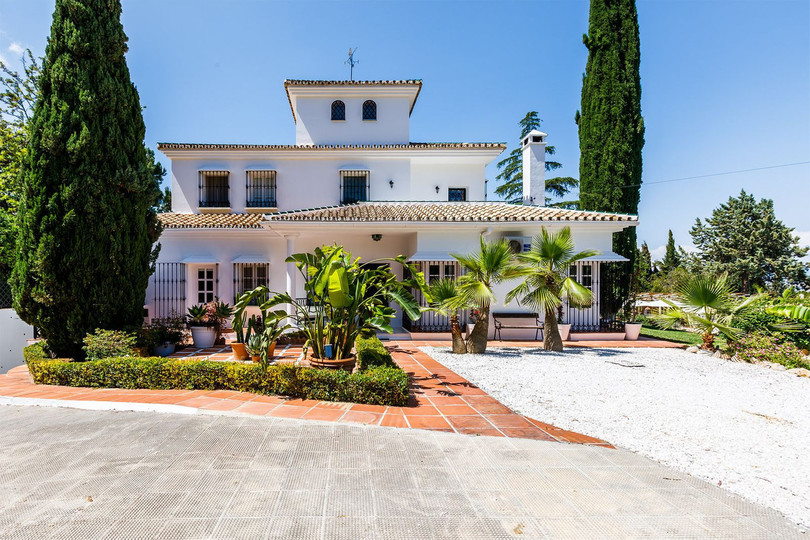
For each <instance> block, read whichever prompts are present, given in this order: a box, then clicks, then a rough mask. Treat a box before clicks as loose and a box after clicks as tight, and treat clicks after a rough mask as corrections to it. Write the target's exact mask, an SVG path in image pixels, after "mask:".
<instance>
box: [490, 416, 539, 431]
mask: <svg viewBox="0 0 810 540" xmlns="http://www.w3.org/2000/svg"><path fill="white" fill-rule="evenodd" d="M485 416H486V419H487V420H489V421H490V422H492V423H493V424H494V425H495V427H497V428H534V427H535V426H532V424H531V422H529V421H528V420H526V419H525V418H523V417H522V416H520V415H517V414H514V413H512V414H487V415H485Z"/></svg>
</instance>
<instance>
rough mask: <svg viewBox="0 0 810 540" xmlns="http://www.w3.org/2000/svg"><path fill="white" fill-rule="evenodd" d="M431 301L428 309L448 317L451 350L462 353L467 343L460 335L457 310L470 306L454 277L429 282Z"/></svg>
mask: <svg viewBox="0 0 810 540" xmlns="http://www.w3.org/2000/svg"><path fill="white" fill-rule="evenodd" d="M429 291H430V295H431V297H432V301H431V302H430V307H429V309H430V310H431V311H435V312H436V313H438V314H440V315H444V316H446V317H447V318H448V319H450V334H451V335H452V336H453V352H454V353H456V354H464V353H466V352H467V344H466V343H465V342H464V337H463V336H462V335H461V325H460V324H459V322H458V312H459V311H460V310H462V309H467V308H469V307H472V306H470V304H469V302H467V299H465V298H464V297H463V296H462V295H461V294H460V291H459V287H458V283H457V282H456V280H454V279H440V280H438V281H434V282H433V283H431V284H430V288H429Z"/></svg>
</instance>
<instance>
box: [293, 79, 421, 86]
mask: <svg viewBox="0 0 810 540" xmlns="http://www.w3.org/2000/svg"><path fill="white" fill-rule="evenodd" d="M394 84H398V85H408V86H422V79H400V80H391V81H383V80H378V81H327V80H317V79H315V80H312V79H286V80H285V81H284V86H391V85H394Z"/></svg>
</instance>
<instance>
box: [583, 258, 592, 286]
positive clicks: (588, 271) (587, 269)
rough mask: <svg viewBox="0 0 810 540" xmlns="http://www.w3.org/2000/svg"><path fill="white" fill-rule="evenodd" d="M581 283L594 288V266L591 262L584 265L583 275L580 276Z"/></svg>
mask: <svg viewBox="0 0 810 540" xmlns="http://www.w3.org/2000/svg"><path fill="white" fill-rule="evenodd" d="M580 285H582V286H583V287H585V288H586V289H593V266H591V265H590V264H583V265H582V276H581V277H580Z"/></svg>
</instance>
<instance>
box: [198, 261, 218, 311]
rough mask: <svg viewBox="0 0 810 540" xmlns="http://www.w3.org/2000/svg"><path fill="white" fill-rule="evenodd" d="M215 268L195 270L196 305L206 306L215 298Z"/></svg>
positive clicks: (207, 267) (205, 267)
mask: <svg viewBox="0 0 810 540" xmlns="http://www.w3.org/2000/svg"><path fill="white" fill-rule="evenodd" d="M216 270H217V269H216V267H215V266H201V267H199V268H197V303H198V304H207V303H208V302H213V301H214V298H216V296H217V293H216V283H217V277H216V276H217V271H216Z"/></svg>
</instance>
